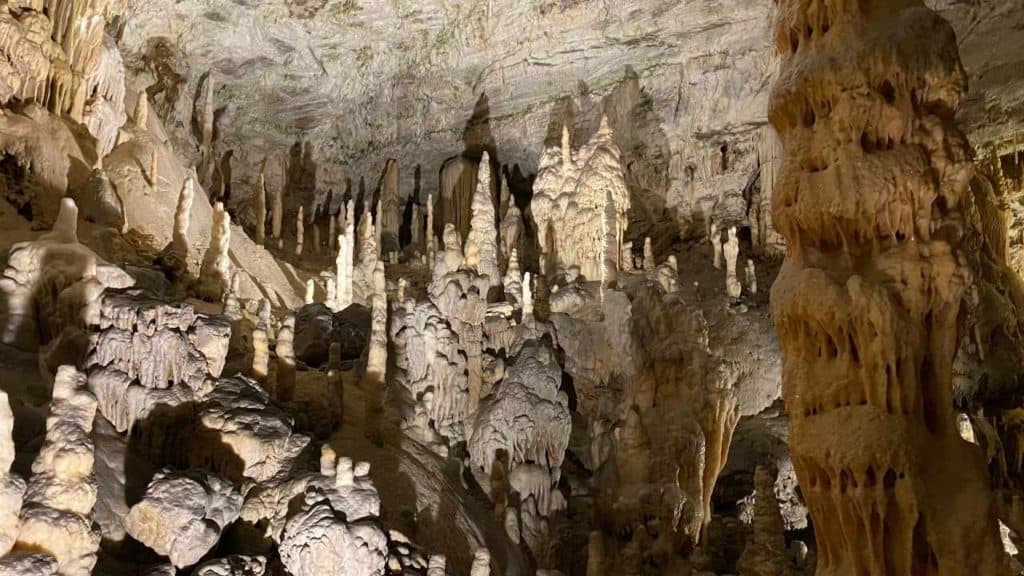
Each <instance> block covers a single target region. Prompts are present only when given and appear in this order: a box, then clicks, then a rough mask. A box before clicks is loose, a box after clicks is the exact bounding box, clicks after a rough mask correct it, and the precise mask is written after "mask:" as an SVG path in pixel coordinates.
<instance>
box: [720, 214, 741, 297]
mask: <svg viewBox="0 0 1024 576" xmlns="http://www.w3.org/2000/svg"><path fill="white" fill-rule="evenodd" d="M723 251H724V253H725V293H726V295H727V296H729V298H731V299H733V300H737V299H739V297H740V292H741V290H742V287H741V286H740V280H739V278H738V277H737V276H736V260H737V258H739V254H740V241H739V239H738V238H737V237H736V227H735V226H733V227H731V228H729V239H728V240H727V241H726V243H725V246H724V247H723Z"/></svg>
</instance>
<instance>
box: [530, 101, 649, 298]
mask: <svg viewBox="0 0 1024 576" xmlns="http://www.w3.org/2000/svg"><path fill="white" fill-rule="evenodd" d="M629 208H630V200H629V191H628V190H627V188H626V182H625V178H624V176H623V174H622V165H621V152H620V151H619V148H618V146H617V145H616V144H615V142H614V140H613V137H612V132H611V128H610V127H609V125H608V122H607V119H606V118H605V119H602V121H601V127H600V128H599V129H598V131H597V133H596V134H594V136H593V137H592V138H591V139H590V141H589V142H588V143H587V144H586V145H585V146H583V147H582V148H580V149H579V150H577V151H575V153H574V152H573V151H572V150H571V144H570V139H569V128H568V126H563V132H562V143H561V146H560V147H557V146H552V147H549V148H548V149H546V150H545V151H544V155H543V156H542V157H541V160H540V166H539V168H538V172H537V179H536V181H535V182H534V196H533V200H532V202H531V209H532V211H533V218H534V220H535V221H536V224H537V238H538V241H539V242H540V246H541V250H542V251H543V253H544V254H545V256H546V258H547V259H550V260H551V261H550V262H549V263H548V266H551V265H556V266H561V267H563V268H569V267H570V266H578V267H579V268H580V273H581V274H582V275H583V276H584V277H586V278H587V279H588V280H594V281H596V280H601V279H603V278H604V274H605V266H606V262H605V258H606V255H609V256H610V260H611V261H613V262H615V263H616V266H617V267H621V263H619V262H618V260H619V258H620V255H621V254H622V243H623V241H624V236H625V231H626V224H627V213H628V212H629ZM606 231H607V233H606Z"/></svg>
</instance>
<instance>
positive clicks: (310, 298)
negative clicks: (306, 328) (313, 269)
mask: <svg viewBox="0 0 1024 576" xmlns="http://www.w3.org/2000/svg"><path fill="white" fill-rule="evenodd" d="M315 294H316V282H314V281H313V279H312V278H310V279H309V280H306V295H305V297H304V298H303V302H305V303H306V304H312V303H313V302H314V301H315Z"/></svg>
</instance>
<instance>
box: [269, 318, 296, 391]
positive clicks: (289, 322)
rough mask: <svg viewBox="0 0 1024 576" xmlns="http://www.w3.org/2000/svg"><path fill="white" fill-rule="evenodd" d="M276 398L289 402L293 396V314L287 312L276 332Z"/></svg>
mask: <svg viewBox="0 0 1024 576" xmlns="http://www.w3.org/2000/svg"><path fill="white" fill-rule="evenodd" d="M274 352H275V353H276V354H277V398H278V400H280V401H282V402H289V401H291V400H292V399H293V398H294V396H295V314H292V313H289V314H288V315H287V316H285V317H284V321H283V322H281V329H280V330H278V332H277V344H276V345H275V347H274Z"/></svg>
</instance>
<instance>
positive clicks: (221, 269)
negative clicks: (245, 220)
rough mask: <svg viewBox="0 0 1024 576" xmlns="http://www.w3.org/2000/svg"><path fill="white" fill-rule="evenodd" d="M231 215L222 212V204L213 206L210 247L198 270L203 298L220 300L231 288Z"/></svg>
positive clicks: (218, 203)
mask: <svg viewBox="0 0 1024 576" xmlns="http://www.w3.org/2000/svg"><path fill="white" fill-rule="evenodd" d="M230 248H231V215H229V214H228V213H227V211H225V210H224V204H222V203H220V202H217V203H216V204H214V205H213V225H212V228H211V229H210V246H209V247H208V248H207V249H206V255H205V256H204V257H203V266H202V268H201V269H200V279H201V282H202V286H203V287H202V292H203V296H205V297H207V298H210V299H213V300H220V299H221V298H223V297H224V294H225V293H227V292H228V291H229V290H230V288H231V284H230V282H231V268H232V265H231V256H230V255H229V253H228V251H229V250H230Z"/></svg>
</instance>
